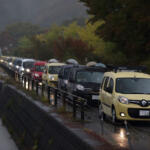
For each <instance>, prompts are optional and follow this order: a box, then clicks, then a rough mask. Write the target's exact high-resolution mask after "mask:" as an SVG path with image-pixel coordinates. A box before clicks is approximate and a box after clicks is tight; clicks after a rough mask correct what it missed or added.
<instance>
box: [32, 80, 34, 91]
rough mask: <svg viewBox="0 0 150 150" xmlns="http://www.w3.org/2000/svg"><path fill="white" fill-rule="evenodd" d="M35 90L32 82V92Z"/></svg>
mask: <svg viewBox="0 0 150 150" xmlns="http://www.w3.org/2000/svg"><path fill="white" fill-rule="evenodd" d="M33 90H34V80H32V91H33Z"/></svg>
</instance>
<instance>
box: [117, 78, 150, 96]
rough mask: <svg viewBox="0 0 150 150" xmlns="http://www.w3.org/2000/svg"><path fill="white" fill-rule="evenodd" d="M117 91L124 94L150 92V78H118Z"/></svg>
mask: <svg viewBox="0 0 150 150" xmlns="http://www.w3.org/2000/svg"><path fill="white" fill-rule="evenodd" d="M116 92H118V93H123V94H150V79H147V78H118V79H116Z"/></svg>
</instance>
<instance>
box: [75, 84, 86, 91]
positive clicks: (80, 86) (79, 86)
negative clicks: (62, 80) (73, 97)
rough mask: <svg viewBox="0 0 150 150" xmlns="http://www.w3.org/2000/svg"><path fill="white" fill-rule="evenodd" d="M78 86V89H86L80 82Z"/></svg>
mask: <svg viewBox="0 0 150 150" xmlns="http://www.w3.org/2000/svg"><path fill="white" fill-rule="evenodd" d="M76 88H77V90H80V91H84V89H85V88H84V86H83V85H80V84H78V85H77V86H76Z"/></svg>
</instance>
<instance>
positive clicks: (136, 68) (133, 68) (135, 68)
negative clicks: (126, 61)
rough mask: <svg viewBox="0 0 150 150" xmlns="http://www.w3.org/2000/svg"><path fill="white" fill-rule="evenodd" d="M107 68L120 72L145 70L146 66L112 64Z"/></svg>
mask: <svg viewBox="0 0 150 150" xmlns="http://www.w3.org/2000/svg"><path fill="white" fill-rule="evenodd" d="M107 67H108V70H110V71H114V72H121V71H129V72H130V71H132V72H146V70H147V67H146V66H113V65H108V66H107Z"/></svg>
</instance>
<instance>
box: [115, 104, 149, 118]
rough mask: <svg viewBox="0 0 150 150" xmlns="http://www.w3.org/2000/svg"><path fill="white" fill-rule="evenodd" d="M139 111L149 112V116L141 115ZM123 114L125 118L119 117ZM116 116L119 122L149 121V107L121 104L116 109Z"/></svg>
mask: <svg viewBox="0 0 150 150" xmlns="http://www.w3.org/2000/svg"><path fill="white" fill-rule="evenodd" d="M141 111H149V115H141V113H140V112H141ZM121 113H123V114H124V115H125V116H121ZM116 115H117V118H118V119H119V120H133V121H134V120H135V121H150V106H148V107H141V106H139V105H134V104H121V103H119V104H118V105H117V107H116Z"/></svg>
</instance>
